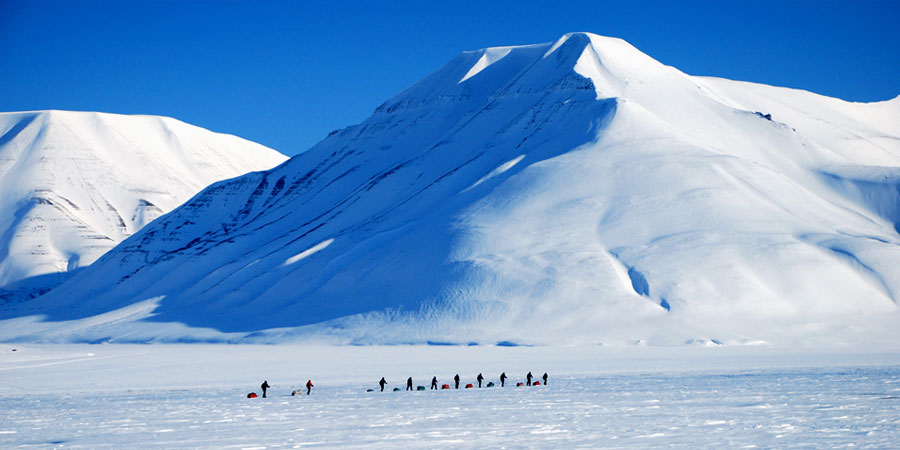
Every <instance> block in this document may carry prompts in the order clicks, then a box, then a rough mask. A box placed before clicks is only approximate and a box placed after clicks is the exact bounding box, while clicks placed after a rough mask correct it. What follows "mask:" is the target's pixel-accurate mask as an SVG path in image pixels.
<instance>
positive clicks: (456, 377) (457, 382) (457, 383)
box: [453, 374, 459, 389]
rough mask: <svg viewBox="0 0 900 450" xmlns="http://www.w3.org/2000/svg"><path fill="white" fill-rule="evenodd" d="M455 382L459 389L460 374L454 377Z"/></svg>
mask: <svg viewBox="0 0 900 450" xmlns="http://www.w3.org/2000/svg"><path fill="white" fill-rule="evenodd" d="M453 382H455V383H456V389H459V374H456V375H455V376H454V377H453Z"/></svg>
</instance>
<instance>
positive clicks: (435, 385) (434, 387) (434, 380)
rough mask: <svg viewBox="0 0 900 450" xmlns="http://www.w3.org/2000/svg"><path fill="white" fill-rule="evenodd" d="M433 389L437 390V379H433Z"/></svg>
mask: <svg viewBox="0 0 900 450" xmlns="http://www.w3.org/2000/svg"><path fill="white" fill-rule="evenodd" d="M431 388H432V389H437V377H431Z"/></svg>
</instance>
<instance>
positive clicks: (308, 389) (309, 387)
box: [306, 380, 313, 395]
mask: <svg viewBox="0 0 900 450" xmlns="http://www.w3.org/2000/svg"><path fill="white" fill-rule="evenodd" d="M312 388H313V384H312V380H306V395H309V393H310V391H312Z"/></svg>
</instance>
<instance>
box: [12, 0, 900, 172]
mask: <svg viewBox="0 0 900 450" xmlns="http://www.w3.org/2000/svg"><path fill="white" fill-rule="evenodd" d="M898 22H900V2H898V1H890V0H883V1H852V2H851V1H848V2H838V1H827V0H820V1H771V2H770V1H746V2H738V1H728V0H723V1H688V2H680V1H666V2H631V1H625V0H620V1H616V2H604V1H592V2H577V1H571V2H560V1H555V2H554V1H527V0H523V1H514V2H513V1H509V2H506V1H498V2H487V1H480V2H479V1H472V2H468V1H460V2H449V1H448V2H428V1H421V0H420V1H385V2H340V1H330V2H329V1H325V2H319V1H296V2H275V1H257V2H237V1H216V2H207V1H180V2H176V1H159V0H157V1H145V2H139V1H130V0H122V1H111V2H99V1H64V2H50V1H39V0H25V1H18V0H0V111H21V110H33V109H70V110H92V111H104V112H114V113H123V114H156V115H165V116H171V117H175V118H178V119H181V120H184V121H186V122H189V123H192V124H195V125H199V126H202V127H204V128H208V129H211V130H214V131H219V132H227V133H232V134H236V135H238V136H241V137H244V138H247V139H250V140H254V141H257V142H259V143H262V144H264V145H268V146H270V147H273V148H275V149H277V150H279V151H281V152H283V153H286V154H289V155H292V154H296V153H299V152H301V151H303V150H305V149H307V148H309V147H310V146H312V145H313V144H315V143H316V142H318V141H319V140H321V139H322V138H324V137H325V136H326V135H327V134H328V132H329V131H331V130H334V129H338V128H342V127H344V126H347V125H350V124H353V123H357V122H360V121H362V120H364V119H365V118H366V117H368V116H369V115H370V114H371V112H372V110H373V109H374V108H375V107H376V106H378V105H379V104H381V103H382V102H384V101H385V100H387V99H388V98H390V97H391V96H393V95H394V94H396V93H398V92H400V91H401V90H403V89H404V88H406V87H407V86H409V85H410V84H412V83H414V82H415V81H417V80H418V79H420V78H422V77H423V76H425V75H427V74H428V73H430V72H432V71H434V70H436V69H438V68H439V67H440V66H441V65H443V64H444V63H446V62H447V61H449V60H450V59H451V58H452V57H453V56H455V55H456V54H457V53H459V52H460V51H463V50H473V49H477V48H482V47H489V46H497V45H516V44H531V43H538V42H548V41H553V40H555V39H556V38H558V37H559V36H560V35H562V34H564V33H566V32H569V31H590V32H594V33H598V34H602V35H607V36H616V37H621V38H624V39H626V40H627V41H629V42H631V43H632V44H633V45H635V46H636V47H637V48H638V49H640V50H642V51H644V52H645V53H647V54H649V55H650V56H652V57H654V58H656V59H657V60H659V61H661V62H663V63H665V64H669V65H672V66H675V67H677V68H679V69H681V70H683V71H685V72H687V73H689V74H693V75H711V76H720V77H725V78H731V79H737V80H745V81H755V82H761V83H766V84H773V85H778V86H788V87H794V88H801V89H807V90H811V91H814V92H817V93H821V94H825V95H830V96H835V97H839V98H843V99H845V100H852V101H876V100H886V99H889V98H893V97H895V96H897V95H898V94H900V32H897V31H896V24H897V23H898Z"/></svg>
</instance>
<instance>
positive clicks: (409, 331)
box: [0, 33, 900, 347]
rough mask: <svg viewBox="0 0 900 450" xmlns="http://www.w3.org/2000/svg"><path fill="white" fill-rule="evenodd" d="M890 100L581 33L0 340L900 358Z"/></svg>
mask: <svg viewBox="0 0 900 450" xmlns="http://www.w3.org/2000/svg"><path fill="white" fill-rule="evenodd" d="M898 175H900V99H894V100H890V101H887V102H881V103H873V104H853V103H847V102H844V101H841V100H837V99H831V98H826V97H822V96H819V95H816V94H812V93H809V92H804V91H795V90H789V89H782V88H774V87H769V86H761V85H755V84H749V83H739V82H732V81H727V80H717V79H710V78H703V77H692V76H689V75H686V74H684V73H682V72H680V71H678V70H677V69H675V68H672V67H669V66H665V65H663V64H661V63H659V62H657V61H655V60H654V59H652V58H650V57H649V56H647V55H645V54H643V53H641V52H640V51H638V50H637V49H635V48H634V47H632V46H631V45H629V44H628V43H627V42H624V41H622V40H619V39H614V38H606V37H601V36H596V35H592V34H588V33H572V34H567V35H565V36H563V37H561V38H560V39H558V40H557V41H555V42H552V43H547V44H539V45H529V46H521V47H504V48H495V49H485V50H479V51H474V52H464V53H462V54H460V55H459V56H457V57H456V58H455V59H453V60H452V61H450V62H449V63H448V64H447V65H446V66H444V67H443V68H441V69H439V70H438V71H437V72H435V73H433V74H432V75H430V76H428V77H426V78H425V79H423V80H421V81H420V82H418V83H416V84H415V85H413V86H411V87H410V88H408V89H407V90H405V91H403V92H401V93H400V94H399V95H397V96H396V97H394V98H393V99H391V100H389V101H387V102H386V103H384V104H383V105H382V106H380V107H379V108H377V109H376V111H375V113H374V114H373V115H372V117H370V118H369V119H367V120H366V121H364V122H363V123H361V124H359V125H355V126H351V127H348V128H346V129H343V130H340V131H338V132H336V133H334V134H332V135H331V136H329V137H328V138H326V139H325V140H324V141H322V142H321V143H319V144H317V145H316V146H315V147H313V148H312V149H310V150H309V151H307V152H305V153H303V154H301V155H298V156H296V157H294V158H292V159H291V160H290V161H288V162H287V163H285V164H283V165H281V166H279V167H277V168H275V169H273V170H270V171H267V172H262V173H253V174H249V175H246V176H244V177H240V178H237V179H234V180H229V181H225V182H220V183H216V184H214V185H212V186H210V187H209V188H207V189H206V190H204V191H203V192H202V193H200V194H199V195H197V196H196V197H194V198H193V199H192V200H191V201H189V202H187V203H186V204H184V205H183V206H181V207H180V208H178V209H177V210H175V211H174V212H173V213H172V214H170V215H167V216H165V217H163V218H162V219H160V220H158V221H156V222H154V223H153V224H152V225H151V226H148V227H146V228H145V229H143V230H142V231H140V232H139V233H137V234H135V235H134V236H132V237H131V238H129V239H128V240H126V241H124V242H123V243H122V244H121V245H119V246H118V247H117V248H116V249H114V250H113V251H111V252H110V253H108V254H107V255H105V256H104V257H103V258H101V259H100V260H99V261H98V262H97V263H96V264H94V265H93V266H91V267H90V268H88V269H86V270H84V271H82V272H80V273H78V274H76V275H75V276H74V277H73V278H72V279H71V280H70V281H69V282H67V283H66V284H64V285H63V286H61V287H60V288H58V289H56V290H54V291H53V292H51V293H49V294H48V295H45V296H44V297H42V298H40V299H39V301H36V302H34V303H33V304H31V305H27V307H22V308H13V309H7V310H6V311H5V312H3V313H2V316H0V317H3V318H4V319H6V320H4V321H3V322H0V325H2V327H0V339H6V340H10V339H19V340H33V341H59V342H71V341H106V340H111V341H134V342H146V341H159V340H161V341H194V340H204V341H252V342H284V341H289V340H317V341H324V342H332V343H363V344H371V343H404V342H415V343H424V342H432V343H469V342H475V343H484V344H495V343H503V344H544V343H573V342H589V343H606V344H632V343H643V344H655V345H672V344H685V343H688V344H703V345H707V344H709V345H717V344H723V343H724V344H766V343H769V344H785V345H794V344H803V345H847V344H852V345H874V346H884V345H889V346H893V347H896V346H897V342H898V339H897V337H898V331H897V330H896V327H895V324H896V323H897V319H898V306H897V302H898V299H900V269H898V268H897V267H898V265H897V264H896V261H897V260H898V257H900V235H898V231H897V230H898V228H900V227H898V223H900V214H898V212H900V204H898V201H900V200H898V199H900V195H898V187H900V177H898Z"/></svg>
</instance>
